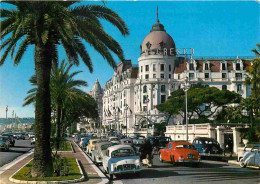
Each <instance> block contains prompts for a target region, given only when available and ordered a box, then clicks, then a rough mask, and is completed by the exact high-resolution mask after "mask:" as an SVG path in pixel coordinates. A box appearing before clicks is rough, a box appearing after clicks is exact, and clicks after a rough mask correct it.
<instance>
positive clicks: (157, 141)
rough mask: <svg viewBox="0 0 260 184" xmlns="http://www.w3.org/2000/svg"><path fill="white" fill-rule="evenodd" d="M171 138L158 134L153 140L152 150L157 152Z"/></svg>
mask: <svg viewBox="0 0 260 184" xmlns="http://www.w3.org/2000/svg"><path fill="white" fill-rule="evenodd" d="M171 140H172V139H171V138H170V137H164V136H158V137H155V138H154V140H153V146H154V151H155V152H157V151H159V150H160V149H163V148H165V146H166V144H168V143H169V142H170V141H171Z"/></svg>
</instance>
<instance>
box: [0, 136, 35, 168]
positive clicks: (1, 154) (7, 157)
mask: <svg viewBox="0 0 260 184" xmlns="http://www.w3.org/2000/svg"><path fill="white" fill-rule="evenodd" d="M32 148H33V145H31V141H30V140H29V139H28V138H26V140H15V145H14V147H10V150H9V151H8V152H5V151H0V167H2V166H3V165H5V164H7V163H9V162H11V161H13V160H14V159H15V158H17V157H18V156H20V155H22V154H24V153H26V152H28V151H29V150H31V149H32Z"/></svg>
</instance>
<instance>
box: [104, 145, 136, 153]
mask: <svg viewBox="0 0 260 184" xmlns="http://www.w3.org/2000/svg"><path fill="white" fill-rule="evenodd" d="M129 148H130V149H133V148H132V146H130V145H125V144H124V145H122V144H119V145H114V146H111V147H109V148H107V149H108V150H109V151H114V150H118V149H129Z"/></svg>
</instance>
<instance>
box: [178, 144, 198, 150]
mask: <svg viewBox="0 0 260 184" xmlns="http://www.w3.org/2000/svg"><path fill="white" fill-rule="evenodd" d="M176 148H177V149H182V148H188V149H195V147H194V146H193V145H188V144H180V145H177V146H176Z"/></svg>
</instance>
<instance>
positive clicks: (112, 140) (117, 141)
mask: <svg viewBox="0 0 260 184" xmlns="http://www.w3.org/2000/svg"><path fill="white" fill-rule="evenodd" d="M108 141H110V142H112V143H113V144H119V139H118V137H109V138H108Z"/></svg>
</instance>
